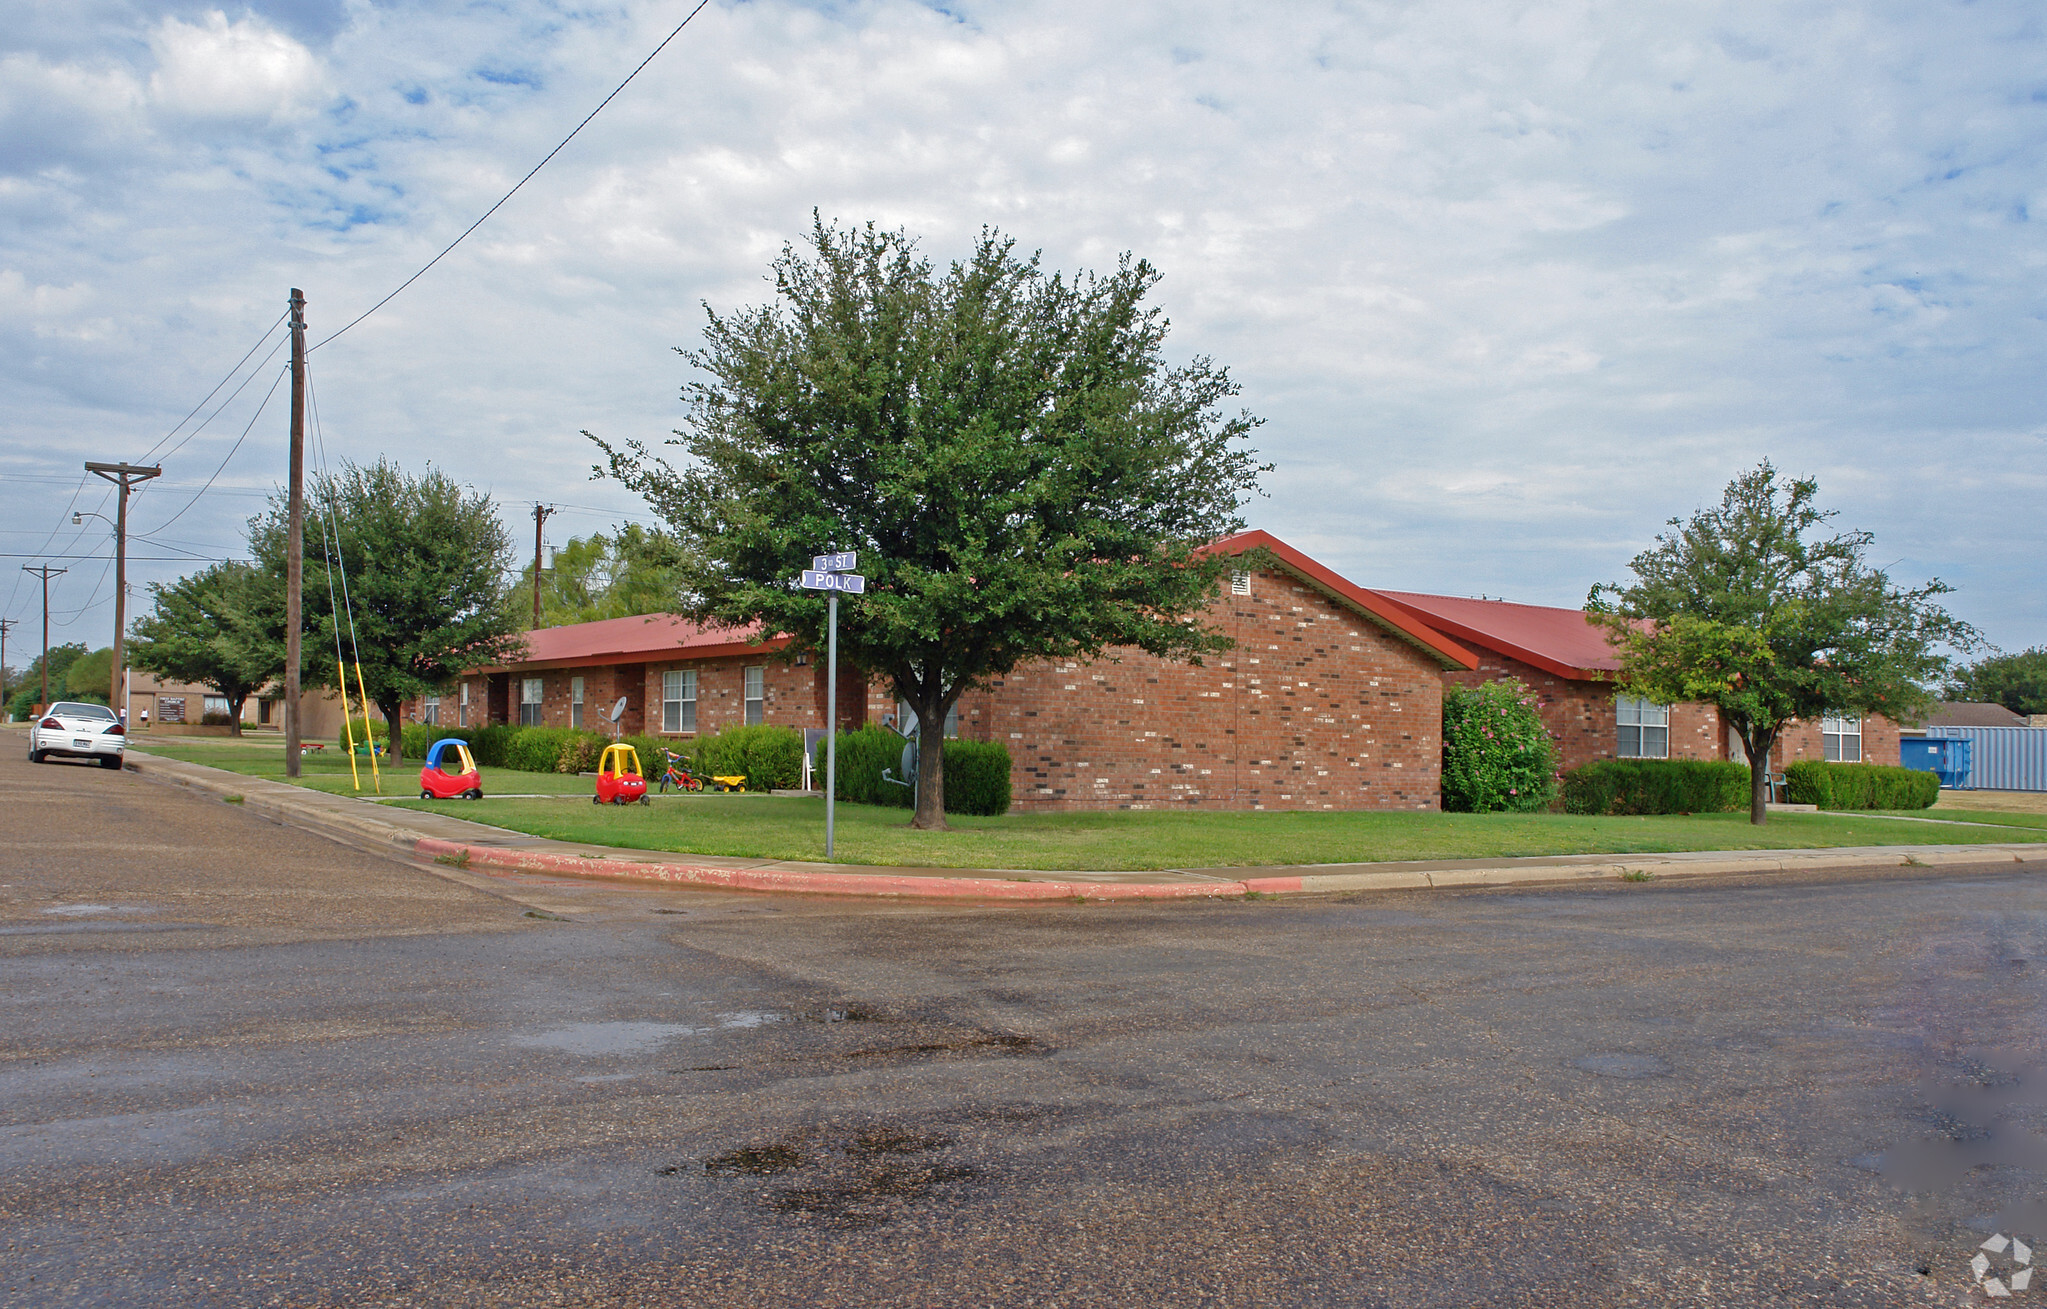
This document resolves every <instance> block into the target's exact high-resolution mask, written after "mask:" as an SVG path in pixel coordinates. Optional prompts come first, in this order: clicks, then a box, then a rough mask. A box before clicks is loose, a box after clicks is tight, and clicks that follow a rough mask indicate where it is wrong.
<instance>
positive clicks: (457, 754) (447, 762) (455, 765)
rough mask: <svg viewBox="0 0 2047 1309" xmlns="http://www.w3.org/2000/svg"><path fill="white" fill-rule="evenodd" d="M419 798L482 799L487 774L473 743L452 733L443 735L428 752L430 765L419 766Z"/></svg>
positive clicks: (427, 763) (427, 759)
mask: <svg viewBox="0 0 2047 1309" xmlns="http://www.w3.org/2000/svg"><path fill="white" fill-rule="evenodd" d="M419 798H420V799H422V800H481V799H483V776H482V774H480V773H478V772H477V771H476V761H475V760H474V759H472V758H470V757H469V747H468V746H467V745H465V744H463V743H462V742H461V741H458V740H456V739H455V738H454V737H452V736H446V737H442V738H441V739H440V740H438V741H436V742H434V744H433V748H432V749H430V750H428V751H427V752H426V767H424V768H422V769H420V770H419Z"/></svg>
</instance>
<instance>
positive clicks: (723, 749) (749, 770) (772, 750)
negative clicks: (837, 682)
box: [648, 723, 803, 791]
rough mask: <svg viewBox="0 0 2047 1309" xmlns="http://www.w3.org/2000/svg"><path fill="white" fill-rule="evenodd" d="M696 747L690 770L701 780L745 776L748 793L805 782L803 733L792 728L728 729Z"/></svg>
mask: <svg viewBox="0 0 2047 1309" xmlns="http://www.w3.org/2000/svg"><path fill="white" fill-rule="evenodd" d="M693 744H694V746H695V749H694V751H693V752H692V753H693V755H694V761H695V766H694V768H693V769H692V770H691V771H693V772H695V773H696V774H697V775H698V776H699V777H703V778H707V779H708V778H712V777H720V776H731V775H734V774H739V773H744V774H745V775H746V789H747V790H749V791H782V790H787V789H789V788H791V787H794V786H796V785H798V784H799V783H801V782H802V780H803V733H801V732H799V731H797V730H796V729H795V728H793V727H776V726H774V725H772V724H768V723H761V724H758V725H756V726H753V727H728V728H726V729H725V730H724V731H722V732H719V733H717V734H716V735H714V736H705V737H699V738H697V740H696V741H695V742H694V743H693ZM669 748H670V749H674V748H675V747H673V746H670V747H669ZM676 753H677V754H681V753H683V752H682V751H680V750H677V751H676ZM660 757H661V756H660V755H658V754H657V755H656V756H655V758H656V759H659V758H660ZM648 766H649V767H652V765H651V764H649V765H648Z"/></svg>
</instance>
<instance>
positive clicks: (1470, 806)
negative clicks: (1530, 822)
mask: <svg viewBox="0 0 2047 1309" xmlns="http://www.w3.org/2000/svg"><path fill="white" fill-rule="evenodd" d="M1556 793H1557V751H1556V745H1555V743H1553V742H1552V741H1551V740H1550V736H1549V732H1548V731H1547V730H1546V729H1545V728H1544V727H1543V725H1542V716H1541V715H1540V714H1539V713H1537V712H1536V701H1535V695H1534V693H1533V692H1531V691H1530V690H1529V689H1528V688H1527V687H1525V686H1523V685H1522V684H1521V683H1519V682H1516V681H1512V680H1508V681H1501V682H1487V683H1486V684H1485V685H1483V686H1480V687H1475V688H1473V687H1448V688H1446V689H1445V693H1444V696H1443V807H1444V808H1445V809H1450V810H1455V811H1458V812H1461V813H1473V814H1484V813H1493V812H1496V811H1499V810H1513V811H1518V812H1523V813H1526V812H1528V811H1530V810H1535V809H1544V808H1547V807H1548V806H1549V803H1550V801H1551V800H1553V799H1555V798H1556Z"/></svg>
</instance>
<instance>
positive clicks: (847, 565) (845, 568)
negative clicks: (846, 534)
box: [810, 550, 860, 573]
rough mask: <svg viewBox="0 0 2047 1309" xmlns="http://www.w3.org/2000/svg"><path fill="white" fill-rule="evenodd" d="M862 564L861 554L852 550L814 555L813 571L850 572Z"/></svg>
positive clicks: (812, 561) (812, 557)
mask: <svg viewBox="0 0 2047 1309" xmlns="http://www.w3.org/2000/svg"><path fill="white" fill-rule="evenodd" d="M859 566H860V556H859V555H858V554H857V553H855V552H854V551H851V550H845V551H841V552H840V553H838V554H835V555H812V556H811V558H810V567H811V571H813V572H819V573H850V572H852V571H853V570H854V569H855V568H858V567H859Z"/></svg>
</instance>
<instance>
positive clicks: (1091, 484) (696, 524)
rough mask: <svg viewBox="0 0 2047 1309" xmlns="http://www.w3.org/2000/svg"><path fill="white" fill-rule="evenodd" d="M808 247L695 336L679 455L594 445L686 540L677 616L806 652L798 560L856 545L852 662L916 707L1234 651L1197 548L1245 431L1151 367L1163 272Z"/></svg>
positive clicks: (984, 247) (931, 759)
mask: <svg viewBox="0 0 2047 1309" xmlns="http://www.w3.org/2000/svg"><path fill="white" fill-rule="evenodd" d="M808 245H809V248H808V250H807V251H800V250H799V249H797V248H796V247H795V246H793V245H791V246H785V247H784V248H783V251H782V254H781V257H780V258H779V259H777V260H776V261H775V263H774V274H775V277H774V282H775V293H776V294H775V299H774V300H773V301H772V302H771V303H768V304H765V305H760V306H756V307H752V308H747V309H743V310H740V311H738V312H736V313H733V314H731V315H729V316H725V315H720V314H718V313H716V312H714V311H707V312H709V322H708V324H707V326H706V328H705V345H704V347H703V348H702V349H700V350H690V351H683V354H684V357H685V358H686V359H688V360H689V362H690V363H691V364H693V365H695V366H696V367H697V368H698V369H700V370H701V371H702V373H703V374H704V378H703V380H699V381H695V382H692V383H691V384H690V385H689V386H688V387H687V388H686V389H685V392H684V395H685V399H686V401H687V403H688V420H687V427H686V428H685V429H684V430H682V431H679V432H678V433H677V434H676V435H677V437H678V438H679V439H678V440H676V441H673V442H670V444H672V445H679V446H681V448H682V450H683V452H684V454H685V455H686V456H687V458H686V460H685V461H684V462H683V463H682V466H681V467H679V468H677V467H673V466H671V465H670V464H669V463H668V462H667V461H666V460H664V459H661V458H658V457H656V456H654V455H653V454H652V453H650V452H649V451H648V450H647V449H646V448H645V447H644V446H643V445H641V444H640V443H638V442H634V441H626V442H623V443H621V444H620V445H618V446H614V445H611V444H609V443H607V442H605V441H602V440H597V438H595V437H593V438H592V439H593V440H597V444H598V445H599V447H600V448H601V449H602V450H603V452H604V456H605V462H604V464H603V465H602V466H600V468H599V469H598V472H599V473H600V474H608V475H610V476H612V477H615V478H618V479H619V480H620V481H622V482H623V483H625V484H626V485H627V486H629V487H631V488H633V489H634V490H636V491H638V492H640V493H641V494H642V495H644V496H645V497H646V499H647V501H648V503H649V504H651V505H652V506H653V507H654V509H655V510H656V511H657V512H658V513H660V514H661V515H662V516H663V517H664V518H665V519H666V520H667V521H668V523H669V524H670V525H671V527H673V529H674V531H675V533H676V535H677V537H678V538H679V539H681V540H684V541H688V542H690V543H691V545H692V547H693V549H692V550H691V552H690V554H689V556H688V558H687V559H686V560H685V561H684V562H683V564H682V580H683V583H684V590H685V592H686V594H687V595H688V597H689V602H688V610H689V612H692V613H694V614H696V615H697V616H699V617H701V618H704V619H707V620H710V621H714V622H720V623H728V624H734V625H737V624H743V623H748V622H758V623H760V624H761V625H762V630H763V632H764V633H787V634H790V635H791V636H793V637H794V638H795V639H796V641H797V642H798V643H800V644H801V645H803V646H806V647H809V648H812V649H817V648H821V647H822V646H823V643H824V639H825V630H824V629H825V597H824V596H823V595H822V594H821V593H819V592H815V591H805V590H802V589H800V588H799V587H798V586H797V575H798V573H799V571H800V570H801V569H803V568H805V567H806V566H808V564H809V561H810V558H811V556H812V555H813V554H818V553H823V552H827V551H833V550H856V551H858V552H859V554H860V571H861V572H862V573H864V574H865V575H866V577H867V579H868V582H867V593H866V594H865V595H862V596H856V597H851V598H849V599H847V600H846V601H845V602H843V603H842V604H841V606H840V612H839V648H840V651H841V653H842V655H843V656H844V657H845V658H847V659H848V660H849V662H850V663H851V664H852V665H853V666H854V667H856V668H859V669H862V670H865V671H866V672H869V673H871V674H876V675H879V676H882V677H885V678H887V679H888V681H889V683H890V684H891V685H892V686H893V688H894V691H895V693H896V695H897V696H899V697H900V698H901V699H903V700H904V701H906V702H907V703H908V704H909V705H910V707H911V708H912V709H913V710H914V711H915V712H916V715H917V719H918V721H919V722H920V723H930V724H936V723H943V722H944V721H945V718H946V714H947V713H948V712H949V711H950V710H951V708H952V706H953V705H954V704H955V703H956V702H957V701H958V699H959V697H960V694H961V693H962V692H964V691H966V690H968V689H969V688H971V687H975V686H981V685H985V684H986V683H987V682H988V681H989V680H990V679H992V678H995V677H999V676H1002V675H1003V674H1005V673H1008V672H1009V671H1011V670H1012V669H1014V668H1015V667H1017V665H1019V664H1022V663H1026V662H1030V661H1035V660H1042V659H1088V658H1094V657H1097V656H1101V655H1103V654H1104V653H1105V652H1108V651H1113V650H1114V649H1117V648H1119V647H1133V648H1136V649H1140V650H1144V651H1147V652H1149V653H1151V654H1154V655H1159V656H1162V657H1166V658H1184V659H1193V660H1198V659H1199V658H1200V656H1202V655H1204V654H1207V653H1210V652H1213V651H1217V650H1221V649H1224V648H1226V647H1227V645H1228V640H1227V638H1226V637H1224V636H1223V635H1222V634H1220V633H1219V632H1217V631H1215V630H1212V629H1211V628H1210V627H1209V626H1207V625H1206V624H1205V623H1204V622H1203V621H1202V617H1201V615H1202V613H1203V610H1204V607H1205V606H1206V605H1207V604H1208V602H1209V600H1210V599H1211V598H1212V596H1213V594H1214V591H1215V585H1216V579H1217V577H1218V575H1219V573H1220V571H1221V569H1222V568H1223V567H1224V566H1225V561H1223V560H1221V559H1216V558H1209V557H1206V556H1204V555H1202V554H1200V553H1199V547H1200V546H1202V545H1203V544H1204V543H1206V542H1208V541H1211V540H1213V539H1214V538H1215V537H1217V536H1219V535H1222V534H1224V533H1227V532H1230V531H1233V530H1236V529H1238V528H1240V527H1241V526H1242V520H1241V519H1240V518H1239V516H1238V507H1239V505H1240V503H1241V502H1242V500H1243V498H1244V497H1245V496H1246V495H1247V494H1249V493H1251V492H1252V491H1254V490H1255V489H1256V483H1257V477H1258V474H1259V473H1260V472H1261V471H1263V470H1264V469H1263V466H1262V465H1260V464H1258V463H1257V461H1256V459H1255V457H1254V455H1253V453H1252V452H1251V451H1250V450H1249V449H1248V448H1247V447H1246V446H1245V438H1246V437H1247V436H1248V434H1249V433H1250V431H1251V429H1252V428H1253V427H1254V426H1255V425H1256V420H1255V419H1253V418H1252V417H1251V416H1250V415H1248V414H1242V413H1240V414H1236V415H1224V414H1223V413H1221V412H1220V405H1221V403H1222V402H1223V401H1224V400H1226V399H1227V398H1229V397H1231V396H1233V395H1235V394H1236V392H1237V388H1236V386H1235V384H1233V383H1232V382H1231V381H1230V379H1229V376H1228V374H1227V372H1226V371H1225V370H1224V369H1222V368H1219V367H1217V366H1215V365H1214V364H1213V363H1211V362H1210V361H1209V360H1207V359H1204V358H1196V359H1193V360H1191V361H1190V362H1188V363H1186V364H1184V365H1180V366H1174V365H1171V364H1168V363H1167V361H1166V359H1165V358H1164V354H1163V346H1164V343H1165V337H1166V330H1167V322H1166V319H1165V318H1164V317H1163V316H1162V314H1161V313H1160V311H1159V310H1158V309H1157V308H1155V307H1152V306H1149V305H1147V303H1146V300H1147V298H1148V297H1149V295H1150V293H1151V291H1152V289H1153V287H1154V286H1155V285H1156V284H1157V282H1158V278H1159V275H1158V273H1157V272H1156V271H1155V270H1154V269H1153V268H1152V267H1151V265H1149V264H1147V263H1144V262H1143V261H1141V260H1133V259H1131V258H1129V257H1128V256H1126V257H1125V258H1124V259H1123V260H1122V261H1121V262H1120V263H1119V264H1118V266H1117V267H1116V269H1115V271H1113V272H1110V273H1106V274H1102V275H1093V274H1081V275H1079V276H1076V277H1071V278H1069V277H1066V276H1063V275H1060V274H1055V273H1048V272H1046V271H1045V270H1044V269H1042V268H1041V267H1040V266H1039V261H1038V258H1037V257H1036V256H1031V257H1028V258H1025V257H1022V256H1019V255H1018V254H1017V252H1016V250H1015V245H1014V242H1013V241H1012V240H1010V239H1009V238H1007V237H1004V236H1002V235H1000V234H999V233H995V232H992V231H984V232H983V233H982V234H981V237H980V239H979V241H978V242H977V243H976V244H975V246H974V250H973V253H972V255H971V256H970V257H968V258H967V259H965V260H963V261H960V262H956V263H954V264H952V265H951V266H950V267H949V268H947V269H945V270H943V271H939V270H937V269H935V268H934V267H933V265H932V264H931V262H930V261H929V260H927V259H925V258H923V257H921V256H920V255H919V254H918V253H917V251H916V249H915V242H914V241H913V240H911V239H910V238H909V237H908V236H906V235H904V234H903V233H901V232H885V231H877V230H876V229H875V228H874V226H873V225H872V224H870V225H868V226H866V227H864V228H854V229H842V228H839V227H836V226H827V225H825V224H824V223H823V222H822V221H814V222H813V226H812V231H811V234H810V238H809V242H808ZM934 744H935V743H934ZM921 757H922V763H921V767H920V771H919V777H918V800H917V810H916V817H915V819H914V820H913V821H914V824H915V825H916V826H918V827H921V828H942V827H944V826H945V795H944V780H943V774H942V771H941V767H940V764H941V752H940V751H939V750H937V749H935V748H932V749H926V750H924V751H923V752H922V756H921Z"/></svg>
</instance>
